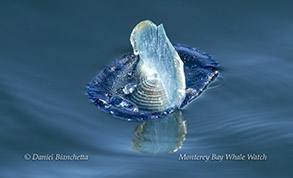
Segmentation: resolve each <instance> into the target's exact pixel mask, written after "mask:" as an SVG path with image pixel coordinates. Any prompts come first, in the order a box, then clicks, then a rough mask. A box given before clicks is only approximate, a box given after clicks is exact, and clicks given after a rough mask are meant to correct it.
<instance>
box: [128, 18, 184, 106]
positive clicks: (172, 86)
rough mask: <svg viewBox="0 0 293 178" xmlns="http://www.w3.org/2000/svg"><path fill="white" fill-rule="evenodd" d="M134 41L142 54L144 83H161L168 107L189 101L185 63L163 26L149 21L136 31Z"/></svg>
mask: <svg viewBox="0 0 293 178" xmlns="http://www.w3.org/2000/svg"><path fill="white" fill-rule="evenodd" d="M130 42H131V45H132V47H133V51H134V54H136V55H139V62H138V67H137V72H138V74H139V75H140V77H141V78H143V79H144V80H158V81H160V83H161V84H162V85H161V87H163V89H164V90H165V93H166V97H167V100H168V106H167V107H179V106H180V105H181V103H182V102H183V100H184V98H185V88H186V85H185V75H184V69H183V62H182V61H181V59H180V57H179V55H178V53H177V52H176V50H175V49H174V47H173V45H172V44H171V42H170V41H169V39H168V37H167V35H166V33H165V30H164V27H163V25H162V24H161V25H159V26H157V25H155V24H154V23H153V22H151V21H149V20H145V21H142V22H140V23H139V24H138V25H136V27H135V28H134V29H133V31H132V33H131V36H130Z"/></svg>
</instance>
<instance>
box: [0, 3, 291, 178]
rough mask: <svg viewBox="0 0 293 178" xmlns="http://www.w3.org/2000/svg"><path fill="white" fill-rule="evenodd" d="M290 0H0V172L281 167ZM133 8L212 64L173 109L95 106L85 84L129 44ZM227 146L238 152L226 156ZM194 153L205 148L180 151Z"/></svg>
mask: <svg viewBox="0 0 293 178" xmlns="http://www.w3.org/2000/svg"><path fill="white" fill-rule="evenodd" d="M292 7H293V3H292V1H264V0H263V1H232V0H231V1H225V0H224V1H204V0H201V1H191V0H188V1H187V0H186V1H183V0H182V1H161V0H160V1H159V0H157V1H153V0H152V1H151V0H149V1H112V0H107V1H98V0H95V1H94V0H89V1H57V0H50V1H49V0H48V1H47V0H45V1H37V0H35V1H29V0H28V1H15V0H3V1H0V144H1V145H0V177H1V178H2V177H3V178H18V177H23V178H51V177H70V178H76V177H89V178H94V177H97V178H100V177H232V178H233V177H238V178H242V177H243V178H247V177H253V178H254V177H255V178H260V177H265V178H270V177H272V178H275V177H281V178H291V177H292V176H293V170H292V165H293V132H292V131H293V109H292V106H293V93H292V91H293V75H292V71H293V54H292V52H293V33H292V32H293V12H292ZM145 19H150V20H152V21H153V22H155V23H156V24H160V23H163V24H164V27H165V29H166V32H167V35H168V37H169V39H170V40H171V42H173V43H179V44H185V45H188V46H191V47H195V48H198V49H200V50H202V51H205V52H207V53H208V54H210V55H212V56H213V57H214V59H216V60H217V61H218V62H219V64H220V73H219V75H218V77H217V79H216V80H214V81H213V82H212V83H211V84H210V85H209V87H208V88H206V90H205V91H204V92H203V93H202V94H201V95H200V96H199V97H198V98H197V99H196V100H195V101H193V102H192V103H191V104H190V105H188V106H187V107H186V108H184V109H183V110H182V111H180V112H178V113H174V114H173V115H172V116H170V117H168V118H162V119H161V120H158V121H152V122H147V123H142V122H127V121H122V120H119V119H117V118H114V117H112V116H111V115H110V114H107V113H104V112H102V111H100V110H98V109H97V108H96V107H95V106H94V105H93V104H92V103H91V102H90V100H89V99H88V97H87V96H86V95H85V91H86V86H87V84H88V82H89V81H90V80H91V79H92V78H93V77H94V76H95V75H96V74H97V73H99V71H101V70H102V69H103V68H105V67H106V66H107V64H108V63H110V62H111V61H112V60H114V59H115V58H116V57H119V56H121V55H122V54H125V53H128V52H131V50H132V48H131V45H130V42H129V36H130V33H131V30H132V29H133V28H134V26H135V25H136V24H137V23H138V22H140V21H142V20H145ZM170 129H172V132H170ZM171 142H172V143H174V144H173V145H172V144H165V143H171ZM57 154H59V155H61V154H62V155H69V156H71V155H84V156H85V157H87V159H86V160H62V161H61V160H56V155H57ZM232 154H235V155H238V156H239V155H241V154H242V155H244V156H245V158H244V160H229V159H226V156H227V155H232ZM247 154H256V155H261V156H262V157H263V160H248V158H247ZM36 155H39V157H40V155H45V156H47V157H49V156H50V155H52V156H53V158H54V159H53V160H38V159H37V160H36ZM212 155H217V156H222V155H223V156H224V159H223V160H222V161H219V160H212V158H211V156H212ZM199 156H202V157H201V158H203V157H204V156H206V157H207V156H210V158H209V160H207V161H205V160H203V159H197V160H195V159H191V157H193V158H199ZM183 157H184V158H185V159H182V158H183ZM240 157H241V156H240ZM49 158H50V157H49Z"/></svg>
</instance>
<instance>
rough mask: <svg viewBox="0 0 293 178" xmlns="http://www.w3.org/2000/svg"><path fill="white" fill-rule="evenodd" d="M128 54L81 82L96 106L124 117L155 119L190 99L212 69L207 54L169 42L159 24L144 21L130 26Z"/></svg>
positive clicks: (211, 75) (214, 72) (214, 65)
mask: <svg viewBox="0 0 293 178" xmlns="http://www.w3.org/2000/svg"><path fill="white" fill-rule="evenodd" d="M130 42H131V45H132V47H133V53H130V54H126V55H123V56H121V57H119V58H117V59H116V60H114V61H113V62H112V63H110V64H109V65H108V67H107V68H105V69H104V70H102V71H101V72H100V73H99V74H98V75H97V76H96V77H95V78H94V79H93V80H92V81H91V82H90V84H89V86H88V87H87V94H88V96H89V98H90V99H91V101H92V102H93V103H94V104H95V105H96V106H97V107H98V108H99V109H101V110H103V111H106V112H109V113H111V114H112V115H113V116H115V117H118V118H121V119H125V120H128V121H145V120H150V119H156V118H159V117H161V116H164V115H166V114H169V113H171V112H173V111H175V110H177V109H180V108H182V107H184V106H185V105H187V104H188V103H190V102H191V101H192V100H193V99H195V98H196V97H197V96H198V95H199V94H200V93H201V92H202V91H203V90H204V89H205V88H206V86H207V85H208V84H209V83H210V81H212V80H213V79H214V78H215V76H217V74H218V63H217V62H216V61H215V60H214V59H213V58H212V57H211V56H209V55H207V54H206V53H204V52H200V51H199V50H197V49H195V48H190V47H187V46H184V45H172V43H171V42H170V41H169V39H168V37H167V35H166V32H165V30H164V27H163V25H162V24H161V25H159V26H157V25H155V24H154V23H153V22H151V21H149V20H145V21H142V22H140V23H139V24H138V25H136V27H135V28H134V29H133V31H132V33H131V36H130Z"/></svg>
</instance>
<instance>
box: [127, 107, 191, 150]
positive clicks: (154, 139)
mask: <svg viewBox="0 0 293 178" xmlns="http://www.w3.org/2000/svg"><path fill="white" fill-rule="evenodd" d="M132 134H133V135H134V136H136V137H137V138H136V139H133V140H132V142H131V144H132V149H133V150H135V151H138V152H143V153H153V154H157V153H173V152H176V151H178V150H179V149H180V148H182V146H183V142H184V141H185V136H186V134H187V126H186V121H185V120H184V119H183V116H182V113H181V111H180V110H177V111H176V112H174V113H171V114H169V115H167V116H164V117H162V118H160V119H156V120H151V121H147V122H143V123H140V124H138V125H137V126H136V128H135V129H134V130H133V131H132Z"/></svg>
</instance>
